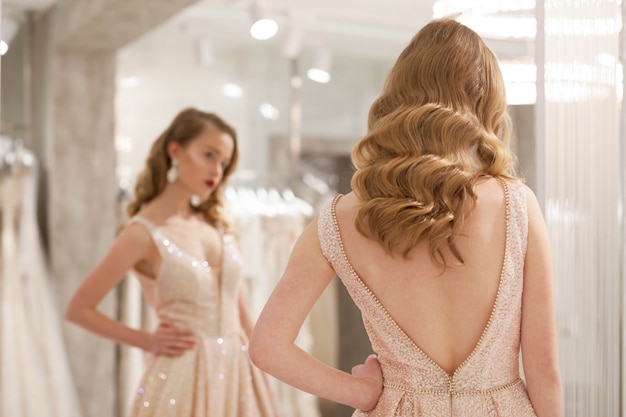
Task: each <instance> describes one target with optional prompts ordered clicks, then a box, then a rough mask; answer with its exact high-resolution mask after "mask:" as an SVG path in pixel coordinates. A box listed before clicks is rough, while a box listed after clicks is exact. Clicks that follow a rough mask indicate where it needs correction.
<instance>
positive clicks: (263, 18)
mask: <svg viewBox="0 0 626 417" xmlns="http://www.w3.org/2000/svg"><path fill="white" fill-rule="evenodd" d="M250 13H251V14H252V26H250V35H251V36H252V37H253V38H254V39H258V40H260V41H264V40H267V39H271V38H273V37H274V35H276V33H277V32H278V23H276V21H275V20H274V19H271V18H270V17H269V16H268V13H267V7H266V6H265V2H264V1H263V0H256V1H254V2H252V6H251V8H250Z"/></svg>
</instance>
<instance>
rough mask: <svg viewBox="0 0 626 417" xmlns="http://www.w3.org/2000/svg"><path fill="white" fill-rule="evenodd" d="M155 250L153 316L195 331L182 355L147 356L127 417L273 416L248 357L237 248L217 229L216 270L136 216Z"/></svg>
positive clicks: (261, 376) (269, 402) (261, 379)
mask: <svg viewBox="0 0 626 417" xmlns="http://www.w3.org/2000/svg"><path fill="white" fill-rule="evenodd" d="M134 222H137V223H141V224H143V225H144V226H145V227H146V228H147V229H148V230H149V231H150V233H151V235H152V237H153V239H154V242H155V244H156V246H157V248H158V250H159V253H160V255H161V259H162V261H161V267H160V269H159V271H158V274H157V277H156V280H155V281H154V283H153V285H154V295H155V297H154V300H152V302H153V307H154V308H155V310H156V312H157V315H158V316H159V317H166V318H168V319H169V320H171V321H172V322H173V323H174V324H175V325H176V326H179V327H181V328H184V329H190V330H192V331H193V332H194V335H195V337H196V343H195V346H194V348H193V349H190V350H188V351H187V352H185V353H184V354H183V355H182V356H179V357H172V356H156V357H154V356H151V357H150V359H149V361H148V364H147V367H146V372H145V374H144V376H143V378H142V380H141V382H140V385H139V387H138V388H137V394H136V398H135V401H134V403H133V406H132V410H131V414H130V416H131V417H148V416H150V417H157V416H158V417H214V416H220V417H275V415H274V412H273V409H274V408H273V405H272V403H271V399H270V395H269V393H268V392H267V391H266V386H265V384H264V381H263V375H262V374H261V371H259V370H258V369H257V368H256V367H254V366H253V365H252V363H251V362H250V359H249V357H248V339H247V337H246V336H245V334H244V332H243V330H242V328H241V321H240V317H239V305H238V296H239V291H240V289H241V285H244V283H243V278H242V265H241V259H240V256H239V251H238V249H237V247H236V245H235V242H234V239H233V238H232V236H228V235H226V236H224V239H223V253H224V255H223V258H222V265H221V269H222V276H221V280H220V281H219V282H218V278H219V277H217V276H216V275H215V274H214V273H213V270H212V268H211V267H210V265H209V263H208V262H207V261H206V260H204V259H198V258H196V257H194V256H192V255H191V254H189V253H187V252H186V251H184V250H182V249H181V248H180V247H178V246H177V245H176V244H175V243H174V242H173V241H172V240H171V239H169V238H168V236H166V235H165V234H164V233H163V232H162V231H161V230H160V229H159V228H158V227H156V226H155V225H153V224H152V223H151V222H150V221H148V220H147V219H145V218H143V217H139V216H136V217H133V218H132V219H131V220H130V221H129V224H130V223H134Z"/></svg>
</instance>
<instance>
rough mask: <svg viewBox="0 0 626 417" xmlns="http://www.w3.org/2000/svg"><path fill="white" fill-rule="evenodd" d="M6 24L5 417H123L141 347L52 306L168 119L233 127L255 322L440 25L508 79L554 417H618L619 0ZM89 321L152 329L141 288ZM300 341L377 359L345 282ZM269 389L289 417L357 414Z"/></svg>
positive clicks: (131, 283)
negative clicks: (549, 284)
mask: <svg viewBox="0 0 626 417" xmlns="http://www.w3.org/2000/svg"><path fill="white" fill-rule="evenodd" d="M0 10H1V16H2V20H1V33H2V42H1V43H0V53H2V58H1V61H0V62H1V82H0V93H1V107H0V121H1V124H0V218H1V219H2V226H1V228H0V231H1V232H2V245H1V251H0V266H1V269H0V271H1V273H0V284H1V286H0V302H1V305H2V314H1V316H0V318H1V320H2V323H1V327H0V328H1V333H0V352H1V356H2V359H1V368H0V369H1V371H0V374H1V378H0V404H2V408H1V411H0V416H3V417H4V416H6V417H8V416H9V415H10V416H11V417H22V416H24V417H31V416H35V415H36V416H38V417H48V416H50V417H61V416H63V417H68V416H71V417H113V416H123V415H126V414H127V412H128V409H129V405H130V403H131V402H132V401H133V399H134V397H135V391H136V389H137V383H138V380H139V378H140V376H141V374H142V373H143V370H144V366H145V365H144V356H143V353H142V351H140V350H139V349H137V348H128V347H121V346H117V345H115V344H114V343H112V342H110V341H107V340H104V339H102V338H99V337H97V336H94V335H91V334H89V333H88V332H86V331H84V330H83V329H80V328H78V327H77V326H74V325H72V324H69V323H67V322H66V321H65V320H64V319H63V310H64V307H65V305H66V304H67V302H68V300H69V298H70V297H71V295H72V293H73V292H74V291H75V289H76V287H77V286H78V285H79V284H80V282H81V280H82V279H83V278H84V276H85V274H86V273H87V272H88V271H89V270H90V269H91V268H92V267H93V265H94V264H95V262H97V260H98V259H99V258H100V257H102V256H103V254H104V253H105V251H106V250H107V248H108V246H109V245H110V244H111V242H112V241H113V239H114V238H115V234H116V231H117V228H118V226H119V224H120V222H121V221H123V217H124V214H123V213H124V205H125V203H127V202H128V199H129V196H130V195H131V194H132V192H133V186H134V182H135V179H136V176H137V174H138V173H139V172H140V171H141V169H142V168H143V164H144V161H145V158H146V155H147V153H148V150H149V148H150V146H151V144H152V142H153V141H154V140H155V139H156V138H157V136H158V135H159V134H160V132H162V131H163V130H164V129H165V128H166V127H167V125H168V124H169V122H170V121H171V120H172V119H173V117H174V116H175V115H176V114H177V113H178V112H179V111H180V110H182V109H184V108H186V107H196V108H199V109H202V110H205V111H211V112H216V113H218V114H219V115H220V116H222V117H223V118H224V119H225V120H227V121H229V122H230V123H231V124H232V125H234V126H235V127H236V129H237V132H238V140H239V147H240V148H239V149H240V160H239V164H238V168H237V172H236V173H235V174H234V175H233V177H232V178H231V180H230V182H229V187H228V189H227V190H226V197H227V200H228V203H229V205H230V206H231V207H232V210H233V213H234V215H235V216H236V217H237V218H238V219H240V220H241V221H240V222H239V223H238V224H239V225H240V226H239V227H241V229H240V230H239V236H241V237H242V239H241V241H240V247H241V250H242V257H243V259H244V260H245V262H244V269H245V279H246V283H247V285H248V291H249V294H250V302H251V307H252V310H253V313H254V314H256V315H258V314H259V313H260V311H261V309H262V307H263V305H264V303H265V301H266V300H267V297H268V296H269V294H270V292H271V291H272V288H273V287H274V286H275V285H276V282H277V280H278V279H279V278H280V275H281V273H282V270H283V269H284V267H285V265H286V261H287V259H288V256H289V253H290V250H291V248H292V246H293V244H294V242H295V239H297V237H298V235H299V234H300V232H301V231H302V229H303V228H304V226H305V225H306V224H307V223H308V221H309V220H311V218H312V216H313V215H314V214H315V213H316V212H317V211H318V210H319V209H320V208H321V207H322V206H323V205H324V204H325V203H327V202H328V201H329V199H331V198H332V196H334V195H335V194H337V193H347V192H349V191H350V179H351V176H352V173H353V168H352V165H351V160H350V154H351V151H352V148H353V146H354V145H355V143H356V142H357V141H358V140H359V139H360V138H362V137H363V136H364V134H365V133H366V128H367V115H368V111H369V107H370V105H371V104H372V102H373V101H374V100H375V99H376V97H377V96H378V94H379V93H380V91H381V88H382V85H383V82H384V80H385V77H386V75H387V74H388V71H389V70H390V68H391V66H392V65H393V63H394V61H395V59H396V58H397V56H398V55H399V53H400V52H401V51H402V49H403V48H404V47H405V46H406V44H407V43H408V42H409V40H410V39H411V38H412V36H413V35H414V34H415V33H416V32H417V31H418V30H419V29H420V28H421V27H423V26H424V25H425V24H426V23H428V22H429V21H430V20H431V19H433V18H442V17H448V18H455V19H457V20H458V21H460V22H462V23H464V24H466V25H467V26H469V27H470V28H472V29H474V30H475V31H477V32H478V33H479V34H480V35H481V36H482V37H483V39H485V41H486V43H487V45H488V46H489V47H490V48H491V49H492V50H493V51H494V52H495V54H496V55H497V57H498V59H499V61H500V66H501V69H502V73H503V76H504V79H505V83H506V87H507V102H508V104H509V111H510V114H511V118H512V121H513V129H514V134H513V144H512V146H513V150H514V152H515V154H516V156H517V160H518V167H517V170H518V173H519V174H520V175H521V176H522V177H523V178H524V179H525V181H526V183H527V184H528V185H529V186H530V188H532V189H533V190H534V191H535V193H536V194H537V196H538V197H539V201H540V203H541V205H542V209H543V213H544V216H545V218H546V223H547V226H548V230H549V234H550V240H551V245H552V251H553V258H554V272H555V273H554V275H555V290H556V309H557V331H558V339H559V356H560V361H561V372H562V378H563V387H564V397H565V406H566V416H568V417H574V416H607V417H608V416H618V415H626V414H625V413H624V410H625V409H626V407H624V398H626V395H624V394H625V393H626V391H625V390H624V383H623V381H624V375H625V374H624V370H625V369H626V367H625V366H624V353H625V351H624V346H625V344H624V341H623V333H624V332H623V330H624V318H625V315H624V311H625V309H624V302H625V298H624V285H623V277H624V273H623V261H622V260H623V259H624V238H625V234H624V231H625V228H624V212H623V194H624V192H623V187H624V178H625V176H624V173H625V170H624V166H625V165H624V145H623V143H624V121H626V117H625V115H626V113H624V111H623V108H622V93H623V83H622V80H623V66H622V59H623V51H624V45H626V42H625V41H626V37H625V36H624V35H623V30H622V18H623V13H624V11H623V5H622V2H621V0H602V1H597V0H576V1H574V0H546V1H537V2H536V1H535V0H462V1H461V0H386V1H375V0H341V1H336V0H317V1H315V2H310V1H305V0H265V1H261V0H201V1H197V0H127V1H119V0H2V7H1V9H0ZM260 18H263V19H266V20H264V22H265V24H266V26H265V27H261V29H259V30H257V31H255V30H254V29H253V28H252V24H253V23H255V21H256V20H258V19H260ZM256 29H258V27H256ZM18 174H19V176H20V177H21V178H25V179H26V180H25V181H23V182H21V183H19V186H17V185H16V184H17V183H15V182H14V181H12V177H13V176H15V175H18ZM15 225H17V226H15ZM100 307H101V310H102V311H103V312H105V313H106V314H109V315H110V316H112V317H115V318H118V319H120V320H123V321H124V322H125V323H127V324H128V325H130V326H136V327H146V326H151V325H154V316H152V315H151V313H150V312H149V311H148V309H147V308H146V306H145V303H144V302H143V301H142V294H141V288H140V286H139V284H138V282H137V280H136V279H134V278H133V277H132V276H129V277H127V278H126V279H125V280H124V281H123V282H122V284H121V285H120V286H119V287H118V288H117V289H116V291H115V292H114V293H112V294H110V295H109V296H107V298H106V299H105V300H104V301H103V302H102V303H101V305H100ZM298 344H299V346H301V347H302V348H303V349H305V350H307V351H309V352H311V353H312V354H313V355H314V356H316V357H317V358H319V359H320V360H322V361H323V362H325V363H328V364H330V365H333V366H336V367H339V368H341V369H343V370H346V371H348V372H349V371H350V369H351V367H352V366H354V365H356V364H358V363H361V362H362V361H363V360H364V358H365V357H367V355H368V354H370V353H371V346H370V344H369V341H368V339H367V336H366V334H365V330H364V329H363V325H362V323H361V317H360V312H359V311H358V309H357V308H356V307H355V306H354V304H353V303H352V301H351V299H350V297H349V295H348V293H347V292H346V290H345V288H344V287H343V286H342V285H341V283H340V281H339V280H338V279H335V281H334V282H333V284H332V285H331V286H329V287H328V288H327V290H326V291H325V292H324V294H323V296H322V298H321V299H320V301H319V303H318V304H317V305H316V306H315V307H314V309H313V311H312V313H311V315H310V316H309V318H308V319H307V322H306V323H305V326H304V328H303V329H302V332H301V333H300V336H299V338H298ZM272 383H273V384H274V391H275V394H276V397H277V400H278V407H279V411H280V414H281V415H285V416H287V415H288V416H291V417H335V416H337V417H343V416H349V415H351V413H352V409H350V408H348V407H344V406H340V405H337V404H334V403H331V402H329V401H325V400H321V399H317V398H315V397H313V396H311V395H309V394H306V393H303V392H300V391H298V390H296V389H294V388H291V387H289V386H286V385H284V384H282V383H278V382H277V381H272Z"/></svg>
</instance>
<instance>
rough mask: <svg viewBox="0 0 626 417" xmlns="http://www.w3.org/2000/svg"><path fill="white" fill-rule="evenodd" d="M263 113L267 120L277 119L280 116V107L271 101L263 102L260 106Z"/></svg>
mask: <svg viewBox="0 0 626 417" xmlns="http://www.w3.org/2000/svg"><path fill="white" fill-rule="evenodd" d="M259 111H260V112H261V115H262V116H263V117H264V118H265V119H267V120H277V119H278V117H279V116H280V112H279V111H278V109H277V108H276V107H275V106H273V105H272V104H270V103H263V104H261V105H260V106H259Z"/></svg>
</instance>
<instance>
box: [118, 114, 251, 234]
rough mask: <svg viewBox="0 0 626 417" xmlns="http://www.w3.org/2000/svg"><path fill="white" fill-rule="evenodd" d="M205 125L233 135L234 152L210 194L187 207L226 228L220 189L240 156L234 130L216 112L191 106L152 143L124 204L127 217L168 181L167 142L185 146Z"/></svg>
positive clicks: (133, 213) (169, 164)
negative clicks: (198, 202)
mask: <svg viewBox="0 0 626 417" xmlns="http://www.w3.org/2000/svg"><path fill="white" fill-rule="evenodd" d="M207 125H211V126H214V127H215V128H217V129H219V130H220V131H222V132H224V133H227V134H228V135H229V136H230V137H232V138H233V144H234V147H233V155H232V158H231V161H230V164H229V165H228V166H227V167H226V168H225V169H224V175H223V177H222V180H221V181H220V183H219V184H218V185H217V187H216V188H215V190H214V191H213V193H212V194H211V196H210V197H209V198H208V199H207V200H206V201H204V202H203V203H202V204H201V205H199V206H197V207H194V206H192V205H190V208H191V209H192V210H194V211H195V212H199V213H202V214H203V215H204V218H205V219H206V221H207V222H209V223H210V224H212V225H213V226H217V227H222V228H224V229H225V230H228V229H229V228H230V224H229V222H228V219H227V216H226V215H225V213H224V194H223V190H224V187H225V183H226V180H227V179H228V177H229V176H230V175H231V174H232V173H233V171H234V170H235V167H236V166H237V160H238V158H239V151H238V147H237V132H236V131H235V129H234V128H233V127H232V126H231V125H229V124H228V123H226V122H225V121H224V120H222V119H221V118H220V117H219V116H218V115H216V114H215V113H207V112H203V111H200V110H197V109H194V108H188V109H184V110H183V111H181V112H180V113H179V114H178V115H177V116H176V117H175V118H174V120H173V121H172V123H171V124H170V126H169V127H168V128H167V129H166V130H165V131H164V132H163V133H162V134H161V136H159V137H158V138H157V140H156V141H155V142H154V143H153V144H152V148H151V149H150V154H149V155H148V159H147V160H146V166H145V168H144V170H143V171H142V172H141V173H140V174H139V176H138V178H137V183H136V185H135V195H134V200H132V201H131V202H130V203H129V204H128V206H127V208H126V212H127V214H128V217H132V216H134V215H135V214H137V213H138V212H139V210H141V207H142V206H143V205H144V204H146V203H148V202H150V201H152V200H153V199H154V198H155V197H156V196H158V195H159V194H160V193H161V192H162V191H163V189H164V188H165V186H166V185H167V178H166V173H167V170H168V169H169V168H170V167H171V165H172V160H171V158H170V156H169V154H168V152H167V148H168V145H169V143H170V142H178V143H179V144H180V145H181V146H186V145H187V144H189V143H190V142H191V141H192V140H193V139H195V138H196V137H197V136H198V135H199V134H201V133H202V131H203V130H204V129H205V128H206V126H207Z"/></svg>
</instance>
